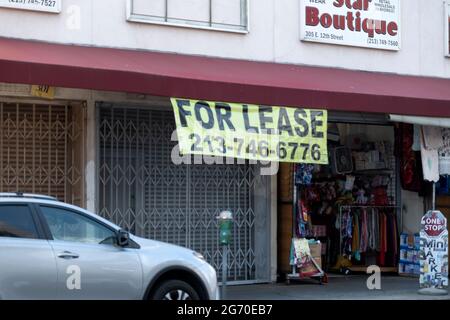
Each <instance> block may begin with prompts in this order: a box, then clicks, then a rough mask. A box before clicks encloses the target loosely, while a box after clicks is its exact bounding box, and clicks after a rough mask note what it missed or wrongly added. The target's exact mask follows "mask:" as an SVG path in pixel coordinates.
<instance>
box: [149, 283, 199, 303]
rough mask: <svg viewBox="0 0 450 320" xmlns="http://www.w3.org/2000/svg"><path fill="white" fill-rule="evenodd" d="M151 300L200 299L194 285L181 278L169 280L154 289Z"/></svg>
mask: <svg viewBox="0 0 450 320" xmlns="http://www.w3.org/2000/svg"><path fill="white" fill-rule="evenodd" d="M150 299H151V300H200V296H199V294H198V293H197V291H195V289H194V288H192V286H191V285H190V284H188V283H186V282H184V281H181V280H167V281H164V282H162V283H161V284H160V285H158V287H157V288H156V289H155V290H154V292H153V294H152V296H151V297H150Z"/></svg>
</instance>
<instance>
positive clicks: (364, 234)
mask: <svg viewBox="0 0 450 320" xmlns="http://www.w3.org/2000/svg"><path fill="white" fill-rule="evenodd" d="M360 232H361V240H360V246H359V251H360V252H361V253H364V252H366V251H367V244H368V241H369V230H368V225H367V211H366V209H362V211H361V230H360Z"/></svg>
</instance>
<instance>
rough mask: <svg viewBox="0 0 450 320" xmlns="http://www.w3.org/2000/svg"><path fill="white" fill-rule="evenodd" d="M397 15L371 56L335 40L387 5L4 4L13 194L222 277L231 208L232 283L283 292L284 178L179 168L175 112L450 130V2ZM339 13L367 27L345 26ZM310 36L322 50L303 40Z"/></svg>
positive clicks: (417, 5)
mask: <svg viewBox="0 0 450 320" xmlns="http://www.w3.org/2000/svg"><path fill="white" fill-rule="evenodd" d="M387 2H388V4H387V7H386V8H385V10H384V11H383V10H378V11H376V12H378V13H379V15H378V16H373V17H371V18H372V19H378V20H377V21H379V23H380V25H378V24H377V22H373V25H374V27H373V28H372V31H373V30H374V35H377V36H379V35H382V34H384V35H386V34H388V33H389V31H388V26H389V25H390V24H389V22H392V23H395V28H394V25H393V24H392V25H390V26H391V29H390V30H391V33H392V34H393V37H394V38H395V39H394V40H387V41H391V42H392V48H390V49H389V48H388V50H386V48H380V47H382V45H381V44H380V43H375V42H374V40H372V39H370V38H373V39H376V38H377V37H375V36H374V37H369V40H371V41H366V42H365V43H364V45H363V46H361V45H360V44H358V41H359V40H358V39H359V38H361V37H359V38H358V37H355V39H353V38H352V40H351V41H345V42H346V43H345V45H339V44H336V43H331V42H332V41H331V40H330V38H329V34H332V38H333V39H335V40H336V41H337V42H338V41H340V40H339V39H340V38H339V37H341V35H339V34H338V33H339V32H341V31H342V28H343V27H344V25H345V26H346V28H347V29H353V31H354V30H355V29H358V26H357V20H356V14H359V15H361V16H364V14H365V13H364V6H372V5H374V6H375V3H380V1H337V0H336V1H332V0H314V1H313V0H289V1H275V0H258V1H251V0H157V1H151V2H150V1H144V0H113V1H111V0H95V1H94V0H56V1H49V3H47V4H43V5H42V6H40V7H39V6H38V5H36V6H37V7H21V6H20V5H11V4H10V3H9V2H8V1H0V21H2V23H1V24H0V37H1V39H0V62H1V63H0V107H1V109H0V123H1V130H2V131H1V134H0V158H1V159H0V161H1V165H2V166H1V168H0V171H1V181H0V191H1V192H6V191H26V192H33V193H43V194H50V195H54V196H57V197H58V198H59V199H63V200H64V201H66V202H70V203H74V204H77V205H79V206H82V207H86V208H87V209H88V210H92V211H94V212H97V213H98V214H100V215H101V216H103V217H106V218H108V219H110V220H112V221H113V222H115V223H117V224H119V225H121V226H122V227H124V228H126V229H128V230H130V231H131V232H133V233H135V234H137V235H139V236H144V237H149V238H154V239H158V240H162V241H168V242H172V243H176V244H180V245H183V246H187V247H191V248H193V249H195V250H198V251H200V252H202V253H203V254H204V255H205V256H206V258H207V260H208V261H210V262H211V263H212V264H213V265H214V266H215V267H216V268H217V269H218V270H219V269H220V264H221V250H220V245H219V243H218V230H217V222H216V219H215V217H216V216H217V215H218V213H219V212H220V211H221V210H224V209H229V210H231V211H233V212H234V214H235V226H234V237H233V239H234V240H233V243H232V245H231V258H230V264H229V272H230V279H231V280H232V281H233V282H234V283H248V282H270V281H274V280H275V279H276V275H277V216H278V214H277V205H278V200H279V199H278V193H277V177H276V176H265V175H262V174H261V170H260V169H261V168H260V167H259V166H258V165H256V164H251V163H249V162H240V163H237V161H236V163H235V164H234V165H226V164H223V165H217V164H216V165H208V164H207V163H204V161H203V162H202V163H201V164H196V165H187V164H181V165H180V164H175V163H173V161H172V154H173V152H174V151H173V150H174V148H175V147H176V140H175V139H174V136H173V132H174V130H175V122H174V119H173V113H172V109H171V106H170V100H169V98H170V97H171V96H177V95H184V96H183V97H187V98H193V99H194V98H197V99H211V100H214V99H215V100H219V101H229V102H234V101H236V102H247V103H256V104H257V103H261V104H264V103H267V104H273V105H290V106H294V107H295V106H298V107H312V108H314V107H315V108H325V109H329V110H331V111H341V112H343V113H342V114H339V113H337V114H336V116H335V117H336V118H339V115H341V116H356V117H361V114H363V113H366V112H369V113H373V114H374V115H373V117H374V118H376V117H377V114H378V115H385V114H389V113H397V114H405V115H419V116H441V117H450V95H449V92H450V90H447V91H446V90H445V88H450V59H449V57H448V56H449V52H450V50H449V43H450V41H449V39H448V33H449V21H450V20H449V19H450V16H449V12H450V10H449V9H448V7H449V4H448V2H444V1H441V0H432V1H419V0H408V1H404V0H403V1H401V0H398V1H387ZM313 7H314V8H316V9H317V11H311V12H313V13H310V15H309V16H308V11H307V10H308V8H313ZM325 7H326V8H328V9H329V10H330V11H329V13H327V12H323V10H322V9H323V8H325ZM339 7H342V8H343V9H345V11H344V12H349V13H354V14H355V16H353V17H352V18H351V19H350V18H349V17H348V16H342V17H344V18H343V19H344V20H342V21H344V22H343V24H342V25H341V26H339V23H337V22H336V21H339V20H340V19H341V18H340V17H339V16H337V15H335V14H334V13H333V12H334V11H333V10H337V8H339ZM319 10H322V11H320V16H319V13H318V12H319ZM380 12H385V13H386V12H389V14H388V15H387V16H388V17H389V19H392V21H385V20H383V19H384V18H383V17H384V16H383V15H382V14H380ZM324 13H325V14H326V16H324ZM314 14H316V15H317V16H314ZM308 19H309V20H308ZM349 20H351V21H349ZM382 21H384V22H382ZM360 23H363V24H364V22H363V21H360ZM367 23H368V22H367V21H366V29H367V26H368V24H367ZM383 26H384V28H385V30H382V29H383ZM315 27H317V28H322V29H317V30H318V31H314V28H315ZM307 28H312V30H313V31H310V32H311V34H309V35H310V36H312V35H313V34H314V32H318V34H316V36H317V37H318V38H316V39H307V38H305V36H306V34H305V32H306V30H307ZM360 29H361V31H360V33H363V31H364V26H361V24H360ZM308 30H310V29H308ZM324 30H325V31H324ZM329 30H334V31H336V32H334V33H333V32H331V31H329ZM369 30H370V28H369ZM347 31H348V30H347ZM347 31H346V32H347ZM378 31H379V32H378ZM342 32H344V31H342ZM369 33H370V32H369ZM335 34H336V35H335ZM322 35H323V36H322ZM321 37H322V38H321ZM344 37H347V34H344V35H343V36H342V39H347V38H344ZM366 38H367V37H366ZM353 40H354V41H353ZM330 41H331V42H330ZM379 41H383V39H380V40H379ZM235 71H238V72H235ZM212 75H214V76H212ZM355 84H356V87H355ZM33 85H36V86H50V90H54V93H50V94H48V95H46V94H41V93H42V91H46V89H48V88H41V90H39V89H38V91H37V92H38V93H36V91H33V90H32V86H33ZM358 86H359V87H358ZM265 88H267V89H268V91H265ZM377 90H380V91H379V92H378V91H377ZM316 91H317V92H316ZM321 91H324V92H325V91H327V92H328V91H329V92H332V94H330V95H329V96H326V95H325V98H323V95H322V94H321ZM39 92H41V93H39ZM314 92H316V93H314ZM324 99H325V100H324ZM392 106H395V108H394V109H392ZM368 117H369V116H368ZM401 196H402V198H403V199H405V200H404V202H405V203H408V208H407V209H408V210H407V216H406V217H407V218H406V219H405V221H404V222H403V223H404V225H408V224H409V225H410V226H409V227H410V229H414V228H415V227H414V225H415V221H416V220H417V219H418V217H420V216H421V215H422V214H423V211H424V206H423V201H422V199H421V198H420V197H419V196H418V195H416V194H410V193H408V192H407V191H402V193H401Z"/></svg>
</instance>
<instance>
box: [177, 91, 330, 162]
mask: <svg viewBox="0 0 450 320" xmlns="http://www.w3.org/2000/svg"><path fill="white" fill-rule="evenodd" d="M171 102H172V107H173V111H174V115H175V121H176V125H177V135H178V140H179V147H180V152H181V154H202V155H210V156H222V157H232V158H242V159H249V160H264V161H279V162H296V163H317V164H328V151H327V122H328V119H327V118H328V114H327V111H326V110H318V109H303V108H288V107H275V106H260V105H251V104H242V103H224V102H211V101H203V100H189V99H180V98H171Z"/></svg>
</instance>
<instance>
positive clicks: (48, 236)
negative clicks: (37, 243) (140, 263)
mask: <svg viewBox="0 0 450 320" xmlns="http://www.w3.org/2000/svg"><path fill="white" fill-rule="evenodd" d="M35 206H36V210H37V211H38V212H39V219H40V221H41V223H42V225H43V227H44V230H45V235H46V239H47V240H49V241H59V240H55V239H54V238H53V234H52V231H51V230H50V227H49V225H48V223H47V219H45V216H44V213H43V212H42V209H41V207H48V208H54V209H59V210H65V211H68V212H71V213H73V214H75V215H79V216H82V217H83V218H85V219H88V220H90V221H92V222H93V223H97V224H99V225H101V226H102V227H105V228H107V229H109V230H110V231H112V232H113V233H114V234H115V235H117V232H118V230H116V229H115V228H112V227H111V226H110V225H108V224H106V223H104V222H103V221H100V220H97V219H94V218H92V217H91V216H90V215H88V214H86V213H84V212H82V211H78V210H74V209H72V208H67V207H64V206H58V205H54V204H47V203H36V204H35ZM61 241H64V240H61ZM66 242H70V243H80V244H81V243H83V242H75V241H66ZM84 244H89V243H84ZM91 244H92V243H91Z"/></svg>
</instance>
